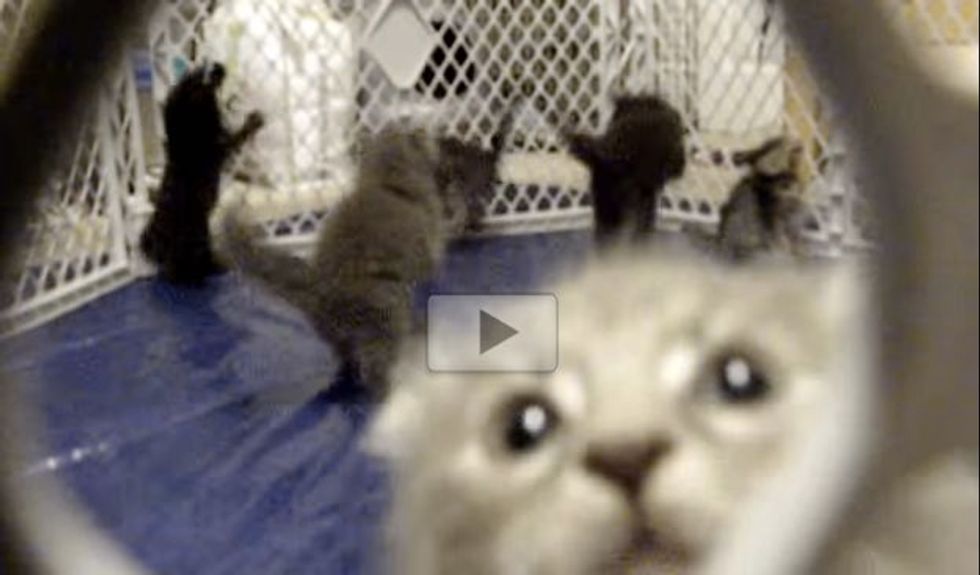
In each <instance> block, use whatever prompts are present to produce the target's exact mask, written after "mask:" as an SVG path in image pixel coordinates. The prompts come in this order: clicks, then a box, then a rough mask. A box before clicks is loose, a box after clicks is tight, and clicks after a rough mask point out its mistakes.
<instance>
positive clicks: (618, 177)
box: [567, 96, 687, 247]
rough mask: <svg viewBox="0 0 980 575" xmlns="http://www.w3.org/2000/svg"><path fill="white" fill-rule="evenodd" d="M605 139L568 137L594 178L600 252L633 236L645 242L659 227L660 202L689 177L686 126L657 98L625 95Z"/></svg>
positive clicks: (573, 153) (593, 191)
mask: <svg viewBox="0 0 980 575" xmlns="http://www.w3.org/2000/svg"><path fill="white" fill-rule="evenodd" d="M614 105H615V110H614V112H613V115H612V119H611V120H610V123H609V127H608V129H607V130H606V132H605V134H603V135H602V136H598V137H596V136H590V135H586V134H571V135H569V136H567V139H568V141H569V148H570V151H571V153H572V155H573V156H575V157H576V158H578V159H579V160H580V161H582V162H583V163H585V164H586V165H587V166H588V167H589V170H590V171H591V174H592V186H591V187H592V198H593V213H594V222H595V238H596V242H597V243H598V245H599V246H600V247H607V246H609V245H610V244H611V243H613V242H614V241H616V240H617V239H620V238H622V237H624V236H625V237H628V238H629V239H631V240H634V241H644V240H645V239H646V238H648V237H649V236H650V235H651V234H652V233H653V232H654V228H655V226H656V210H657V200H658V198H659V197H660V195H661V193H662V192H663V189H664V187H665V186H666V185H667V183H668V182H669V181H671V180H673V179H675V178H679V177H681V176H682V175H683V174H684V170H685V167H686V165H687V159H686V155H685V150H684V122H683V119H682V118H681V115H680V113H679V112H678V111H677V110H675V109H674V108H673V107H671V105H670V104H668V103H667V102H666V101H664V100H663V99H661V98H659V97H657V96H623V97H620V98H618V99H617V100H616V101H615V103H614Z"/></svg>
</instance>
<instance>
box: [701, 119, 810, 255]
mask: <svg viewBox="0 0 980 575" xmlns="http://www.w3.org/2000/svg"><path fill="white" fill-rule="evenodd" d="M802 153H803V149H802V147H801V146H800V145H799V144H798V143H796V142H794V141H792V140H790V139H787V138H774V139H772V140H769V141H767V142H765V143H764V144H762V145H761V146H759V147H758V148H755V149H753V150H749V151H745V152H740V153H737V154H735V155H734V157H733V162H734V164H735V165H736V166H748V169H749V173H748V174H746V176H745V177H743V178H742V179H741V180H740V181H739V182H738V184H736V186H735V189H734V190H732V192H731V195H730V196H729V199H728V201H727V202H725V205H724V206H722V208H721V214H720V215H721V221H720V223H719V226H718V237H717V244H718V247H719V249H720V251H721V253H722V254H723V255H724V256H726V257H730V258H732V259H734V260H744V259H747V258H749V257H752V256H754V255H759V254H771V253H788V254H791V255H798V252H799V248H800V243H801V238H800V236H799V231H800V227H801V222H800V221H799V220H800V216H801V215H802V210H801V208H802V206H801V199H800V193H801V184H800V178H799V164H800V157H801V155H802Z"/></svg>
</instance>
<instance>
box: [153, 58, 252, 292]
mask: <svg viewBox="0 0 980 575" xmlns="http://www.w3.org/2000/svg"><path fill="white" fill-rule="evenodd" d="M224 78H225V70H224V67H223V66H221V65H220V64H211V65H205V66H201V67H199V68H196V69H194V70H192V71H191V72H189V73H188V74H187V75H186V76H184V77H183V78H182V79H181V81H180V82H178V84H177V85H176V86H175V87H174V89H173V90H172V91H171V93H170V95H169V96H167V101H166V104H165V105H164V127H165V129H166V132H167V142H166V154H167V166H166V170H165V171H164V174H163V183H162V185H161V188H160V192H159V195H158V197H157V200H156V211H155V212H154V213H153V217H152V218H151V219H150V222H149V224H148V225H147V227H146V229H145V230H144V231H143V235H142V237H141V238H140V249H141V250H142V252H143V253H144V254H145V255H146V257H147V258H149V259H150V260H151V261H153V262H154V263H156V264H157V266H158V268H159V270H160V274H161V275H162V276H163V277H164V278H165V279H167V280H168V281H171V282H174V283H177V284H184V285H200V284H201V283H202V282H203V281H204V279H205V278H206V277H208V276H209V275H212V274H214V273H216V272H218V271H220V269H221V268H220V266H219V265H218V263H217V262H216V261H215V258H214V254H213V253H212V250H211V238H210V233H209V230H208V219H209V217H210V215H211V212H212V210H213V209H214V206H215V204H216V203H217V201H218V187H219V184H220V180H221V169H222V167H223V166H224V164H225V162H226V161H227V160H228V159H229V158H230V157H231V156H232V155H233V154H235V152H237V151H238V149H239V148H241V146H242V145H243V144H244V143H245V142H246V141H248V139H249V138H251V137H252V136H253V135H254V134H255V133H256V132H257V131H258V130H259V129H260V128H261V127H262V124H263V120H262V116H261V115H260V114H259V113H258V112H252V113H251V114H249V116H248V118H247V119H246V120H245V124H244V125H243V126H242V127H241V128H240V129H239V130H238V131H237V132H229V131H228V129H227V128H226V127H225V125H224V122H223V120H222V114H221V110H220V108H219V106H218V98H217V90H218V89H219V88H220V87H221V83H222V81H223V80H224Z"/></svg>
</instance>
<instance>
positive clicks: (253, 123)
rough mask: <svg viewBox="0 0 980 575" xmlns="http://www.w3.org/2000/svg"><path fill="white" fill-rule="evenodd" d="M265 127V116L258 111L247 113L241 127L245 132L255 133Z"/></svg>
mask: <svg viewBox="0 0 980 575" xmlns="http://www.w3.org/2000/svg"><path fill="white" fill-rule="evenodd" d="M263 126H265V116H264V115H263V114H262V112H259V111H258V110H253V111H251V112H249V114H248V116H246V117H245V125H244V126H243V127H242V129H243V130H245V131H247V132H257V131H258V130H260V129H261V128H262V127H263Z"/></svg>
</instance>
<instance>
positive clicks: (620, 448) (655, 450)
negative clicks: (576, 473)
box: [585, 440, 670, 499]
mask: <svg viewBox="0 0 980 575" xmlns="http://www.w3.org/2000/svg"><path fill="white" fill-rule="evenodd" d="M668 451H670V444H669V443H668V442H667V441H665V440H655V441H642V442H630V443H608V444H596V445H593V446H591V447H590V448H589V450H588V451H587V452H586V454H585V468H586V469H587V470H588V471H590V472H592V473H594V474H596V475H599V476H600V477H602V478H603V479H605V480H607V481H609V482H611V483H613V484H615V485H617V486H618V487H619V488H620V489H622V490H623V491H624V492H625V493H626V495H627V496H628V497H629V498H631V499H632V498H634V497H636V496H637V495H638V494H639V491H640V489H641V487H642V486H643V480H644V479H645V478H646V476H647V474H648V473H649V472H650V468H651V467H653V465H654V463H656V461H657V460H658V459H660V458H661V457H663V456H664V455H665V454H666V453H667V452H668Z"/></svg>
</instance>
